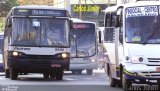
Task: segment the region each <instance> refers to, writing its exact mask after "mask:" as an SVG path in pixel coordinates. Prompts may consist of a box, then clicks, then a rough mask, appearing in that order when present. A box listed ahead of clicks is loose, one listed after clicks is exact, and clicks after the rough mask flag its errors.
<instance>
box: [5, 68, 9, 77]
mask: <svg viewBox="0 0 160 91" xmlns="http://www.w3.org/2000/svg"><path fill="white" fill-rule="evenodd" d="M5 77H6V78H10V72H9V69H5Z"/></svg>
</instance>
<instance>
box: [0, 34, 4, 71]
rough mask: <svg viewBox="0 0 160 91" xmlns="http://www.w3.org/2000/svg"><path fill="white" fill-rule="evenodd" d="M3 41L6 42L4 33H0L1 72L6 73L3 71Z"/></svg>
mask: <svg viewBox="0 0 160 91" xmlns="http://www.w3.org/2000/svg"><path fill="white" fill-rule="evenodd" d="M3 40H4V33H3V32H1V33H0V72H2V71H4V69H3V55H2V54H3Z"/></svg>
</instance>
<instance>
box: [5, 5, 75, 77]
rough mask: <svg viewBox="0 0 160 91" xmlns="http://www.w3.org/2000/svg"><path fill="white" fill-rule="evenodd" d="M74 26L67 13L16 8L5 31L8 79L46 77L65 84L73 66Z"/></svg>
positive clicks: (7, 22) (29, 7)
mask: <svg viewBox="0 0 160 91" xmlns="http://www.w3.org/2000/svg"><path fill="white" fill-rule="evenodd" d="M71 24H72V22H71V20H70V16H69V13H68V11H67V10H65V9H58V8H53V7H51V6H17V7H13V8H12V9H11V11H10V12H9V14H8V16H7V18H6V26H5V31H4V60H3V61H4V65H5V76H6V78H9V77H10V78H11V79H12V80H16V79H17V77H18V73H43V75H44V78H49V76H50V77H51V78H55V79H56V80H62V79H63V72H64V70H68V69H69V65H70V42H69V31H70V28H71Z"/></svg>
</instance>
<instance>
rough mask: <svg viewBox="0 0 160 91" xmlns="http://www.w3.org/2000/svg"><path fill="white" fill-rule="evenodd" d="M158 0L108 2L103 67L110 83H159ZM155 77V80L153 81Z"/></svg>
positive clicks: (159, 21) (159, 35) (159, 15)
mask: <svg viewBox="0 0 160 91" xmlns="http://www.w3.org/2000/svg"><path fill="white" fill-rule="evenodd" d="M159 11H160V1H153V0H152V1H136V2H134V3H127V4H123V5H119V6H118V5H117V6H111V7H108V8H106V10H104V12H105V19H104V21H105V30H104V32H103V34H104V42H103V46H104V49H105V50H104V51H105V52H104V54H105V55H106V56H108V60H106V64H105V66H106V67H105V69H106V70H107V74H108V76H109V81H110V85H111V86H112V87H113V86H116V85H119V86H123V88H124V90H127V89H128V88H129V87H130V86H131V85H132V84H133V83H141V84H150V83H151V84H154V83H153V82H154V81H152V80H155V84H157V83H158V84H159V85H160V79H159V78H160V48H159V46H160V12H159ZM156 81H157V83H156Z"/></svg>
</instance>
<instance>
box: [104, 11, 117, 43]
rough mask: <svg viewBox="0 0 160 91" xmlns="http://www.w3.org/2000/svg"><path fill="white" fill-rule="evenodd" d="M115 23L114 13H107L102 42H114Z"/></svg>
mask: <svg viewBox="0 0 160 91" xmlns="http://www.w3.org/2000/svg"><path fill="white" fill-rule="evenodd" d="M115 22H116V13H115V12H111V13H110V12H109V13H107V14H106V17H105V25H106V26H105V31H104V40H105V41H106V42H114V30H113V29H114V28H115Z"/></svg>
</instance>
